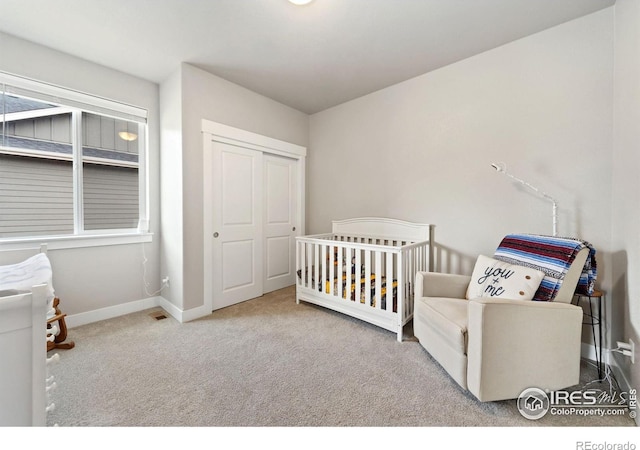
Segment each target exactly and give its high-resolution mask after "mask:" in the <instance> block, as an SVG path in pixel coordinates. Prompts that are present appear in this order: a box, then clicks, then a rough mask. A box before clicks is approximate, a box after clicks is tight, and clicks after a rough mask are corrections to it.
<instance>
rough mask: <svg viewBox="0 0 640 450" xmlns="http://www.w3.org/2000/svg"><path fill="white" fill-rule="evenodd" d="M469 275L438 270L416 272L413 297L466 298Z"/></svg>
mask: <svg viewBox="0 0 640 450" xmlns="http://www.w3.org/2000/svg"><path fill="white" fill-rule="evenodd" d="M470 281H471V277H470V276H468V275H455V274H450V273H438V272H418V273H417V274H416V289H415V297H416V298H420V297H448V298H466V296H467V287H468V286H469V282H470Z"/></svg>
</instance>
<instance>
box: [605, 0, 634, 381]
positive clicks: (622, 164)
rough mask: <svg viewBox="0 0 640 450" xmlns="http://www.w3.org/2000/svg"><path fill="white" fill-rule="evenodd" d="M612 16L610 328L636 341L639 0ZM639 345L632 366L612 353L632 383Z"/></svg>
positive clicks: (625, 0)
mask: <svg viewBox="0 0 640 450" xmlns="http://www.w3.org/2000/svg"><path fill="white" fill-rule="evenodd" d="M615 21H616V30H615V79H614V86H615V95H614V118H615V120H614V122H615V127H614V145H613V172H612V173H613V192H612V201H611V205H612V207H611V219H612V222H613V227H612V228H613V229H612V249H611V251H612V266H613V283H612V284H613V292H612V294H613V295H612V298H611V299H610V300H611V304H610V305H609V306H610V309H611V317H612V319H613V321H612V323H611V334H612V342H614V343H615V341H616V340H621V341H628V339H629V338H631V339H633V340H634V342H635V343H636V347H639V346H640V305H639V302H638V300H639V299H640V285H639V283H640V214H639V213H638V207H639V202H638V193H639V192H640V177H639V176H638V169H639V168H640V151H639V149H640V126H639V124H640V2H637V1H636V0H617V2H616V5H615ZM614 347H615V344H614ZM639 350H640V349H636V354H635V358H636V363H635V365H634V366H632V365H631V364H630V363H629V359H628V358H622V357H620V355H617V354H614V356H615V358H614V362H615V363H616V364H617V365H618V366H619V367H620V368H621V369H622V371H623V374H624V376H625V377H627V382H629V383H630V384H631V386H636V387H637V386H638V383H640V351H639Z"/></svg>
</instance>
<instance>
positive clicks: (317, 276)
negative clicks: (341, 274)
mask: <svg viewBox="0 0 640 450" xmlns="http://www.w3.org/2000/svg"><path fill="white" fill-rule="evenodd" d="M319 259H320V245H319V244H315V245H314V246H313V261H314V264H313V280H314V284H313V289H314V290H316V291H317V290H318V287H319V285H320V268H319V267H318V266H319V261H318V260H319Z"/></svg>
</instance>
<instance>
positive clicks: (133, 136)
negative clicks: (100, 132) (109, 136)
mask: <svg viewBox="0 0 640 450" xmlns="http://www.w3.org/2000/svg"><path fill="white" fill-rule="evenodd" d="M118 136H120V139H124V140H125V141H135V140H136V139H138V135H137V134H135V133H130V132H129V131H121V132H119V133H118Z"/></svg>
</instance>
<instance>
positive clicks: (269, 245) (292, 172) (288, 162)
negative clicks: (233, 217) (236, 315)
mask: <svg viewBox="0 0 640 450" xmlns="http://www.w3.org/2000/svg"><path fill="white" fill-rule="evenodd" d="M296 170H297V161H296V160H294V159H290V158H286V157H281V156H276V155H264V181H263V182H264V201H263V205H264V213H263V215H264V236H265V241H264V242H265V245H264V250H265V255H264V267H265V270H264V283H263V285H264V292H265V293H267V292H271V291H274V290H276V289H282V288H284V287H286V286H291V285H292V284H295V236H296V235H298V234H299V231H298V230H297V228H298V224H297V215H298V214H297V202H298V197H297V195H298V187H297V172H296Z"/></svg>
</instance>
